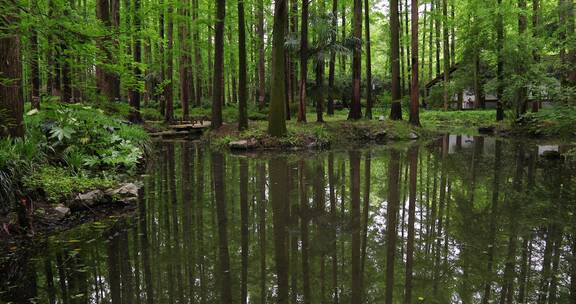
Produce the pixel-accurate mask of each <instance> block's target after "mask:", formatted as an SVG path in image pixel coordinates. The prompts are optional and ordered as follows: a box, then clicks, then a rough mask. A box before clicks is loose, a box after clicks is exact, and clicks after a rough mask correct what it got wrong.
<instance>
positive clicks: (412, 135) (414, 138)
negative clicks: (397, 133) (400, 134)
mask: <svg viewBox="0 0 576 304" xmlns="http://www.w3.org/2000/svg"><path fill="white" fill-rule="evenodd" d="M408 138H410V139H411V140H416V139H418V138H420V136H418V134H416V133H414V132H410V134H408Z"/></svg>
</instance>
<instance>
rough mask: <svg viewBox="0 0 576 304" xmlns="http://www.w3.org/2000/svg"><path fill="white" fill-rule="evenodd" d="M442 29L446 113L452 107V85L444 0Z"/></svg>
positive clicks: (444, 3) (446, 14)
mask: <svg viewBox="0 0 576 304" xmlns="http://www.w3.org/2000/svg"><path fill="white" fill-rule="evenodd" d="M442 16H443V18H442V21H443V22H442V28H443V32H444V39H443V42H444V47H443V48H442V49H443V51H444V86H443V87H444V111H447V110H448V108H449V106H450V104H449V103H450V100H449V98H450V96H449V85H450V34H449V30H450V27H449V24H448V0H442Z"/></svg>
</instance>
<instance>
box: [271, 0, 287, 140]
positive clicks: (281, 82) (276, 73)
mask: <svg viewBox="0 0 576 304" xmlns="http://www.w3.org/2000/svg"><path fill="white" fill-rule="evenodd" d="M286 2H287V0H277V1H275V2H274V31H273V34H272V77H271V88H272V92H271V96H270V110H269V114H268V133H269V134H270V135H272V136H275V137H283V136H285V135H286V132H287V131H286V108H285V106H284V105H285V104H286V79H285V78H286V60H285V58H286V56H285V53H286V52H285V48H284V38H285V36H286V23H287V22H288V5H287V3H286Z"/></svg>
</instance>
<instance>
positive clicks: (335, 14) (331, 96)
mask: <svg viewBox="0 0 576 304" xmlns="http://www.w3.org/2000/svg"><path fill="white" fill-rule="evenodd" d="M332 27H333V30H334V31H333V32H332V40H333V41H336V35H337V34H338V31H337V28H338V0H332ZM329 69H330V71H329V72H328V87H329V89H330V94H328V105H327V107H326V108H327V109H326V113H327V114H328V115H330V116H332V115H334V94H333V92H334V84H335V74H336V53H335V52H331V53H330V67H329Z"/></svg>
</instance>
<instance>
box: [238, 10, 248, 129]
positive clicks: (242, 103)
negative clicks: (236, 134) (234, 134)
mask: <svg viewBox="0 0 576 304" xmlns="http://www.w3.org/2000/svg"><path fill="white" fill-rule="evenodd" d="M245 23H246V22H245V21H244V0H238V57H239V58H238V72H239V75H238V81H239V88H238V89H239V91H238V111H239V112H240V113H238V130H240V131H243V130H246V129H248V100H247V99H248V96H247V95H246V94H247V91H248V89H247V87H246V86H247V85H246V82H247V79H246V78H247V76H246V73H247V72H246V70H247V66H246V24H245Z"/></svg>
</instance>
